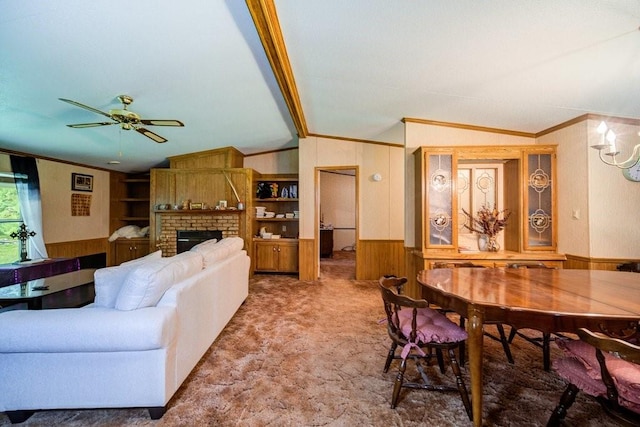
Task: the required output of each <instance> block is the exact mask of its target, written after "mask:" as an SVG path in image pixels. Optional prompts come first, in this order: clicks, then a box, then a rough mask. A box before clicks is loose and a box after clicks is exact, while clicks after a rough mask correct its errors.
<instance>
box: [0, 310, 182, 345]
mask: <svg viewBox="0 0 640 427" xmlns="http://www.w3.org/2000/svg"><path fill="white" fill-rule="evenodd" d="M175 336H176V314H175V309H173V308H171V307H148V308H142V309H138V310H132V311H120V310H115V309H109V308H103V307H91V308H69V309H56V310H14V311H8V312H5V313H0V353H74V352H117V351H136V350H153V349H157V348H162V347H167V346H168V345H169V344H170V343H171V342H173V341H175V339H176V337H175Z"/></svg>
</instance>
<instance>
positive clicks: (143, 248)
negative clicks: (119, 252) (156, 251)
mask: <svg viewBox="0 0 640 427" xmlns="http://www.w3.org/2000/svg"><path fill="white" fill-rule="evenodd" d="M148 254H149V240H148V239H145V240H138V241H136V243H135V254H134V258H140V257H143V256H145V255H148Z"/></svg>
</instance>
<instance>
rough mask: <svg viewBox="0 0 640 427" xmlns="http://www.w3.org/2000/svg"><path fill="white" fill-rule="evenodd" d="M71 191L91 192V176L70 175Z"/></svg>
mask: <svg viewBox="0 0 640 427" xmlns="http://www.w3.org/2000/svg"><path fill="white" fill-rule="evenodd" d="M71 191H93V175H83V174H81V173H72V174H71Z"/></svg>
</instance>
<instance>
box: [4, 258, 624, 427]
mask: <svg viewBox="0 0 640 427" xmlns="http://www.w3.org/2000/svg"><path fill="white" fill-rule="evenodd" d="M321 265H322V280H320V281H317V282H300V281H298V280H296V279H294V278H292V277H290V276H270V275H261V276H256V277H255V278H254V279H252V280H251V284H250V287H251V289H250V295H249V298H248V299H247V301H246V303H245V304H244V305H243V306H242V307H241V308H240V310H239V311H238V313H237V314H236V316H235V317H234V318H233V319H232V321H231V322H230V323H229V325H228V326H227V328H226V329H225V330H224V331H223V333H222V334H221V335H220V337H219V338H218V339H217V340H216V342H215V343H214V344H213V345H212V346H211V348H210V349H209V351H208V352H207V353H206V354H205V356H204V357H203V359H202V360H201V361H200V363H199V364H198V366H197V367H196V368H195V369H194V371H193V372H192V374H191V375H190V377H189V378H187V380H186V381H185V383H184V384H183V386H182V387H181V389H180V390H179V391H178V393H177V394H176V395H175V396H174V397H173V399H172V400H171V401H170V402H169V409H168V411H167V413H166V414H165V416H164V417H163V418H162V419H161V420H159V421H151V420H150V419H149V417H148V414H147V412H146V411H145V410H143V409H108V410H62V411H43V412H38V413H36V414H35V415H33V416H32V417H31V418H30V419H29V420H28V421H27V422H25V423H24V424H23V425H28V426H53V425H59V426H125V425H126V426H136V425H145V426H151V425H155V426H194V425H209V426H404V427H409V426H423V425H430V426H467V425H470V422H469V421H468V419H467V417H466V415H465V413H464V410H463V408H462V404H461V402H460V399H459V396H458V395H457V394H455V393H453V394H452V393H446V394H445V393H438V392H427V391H410V392H406V393H405V394H403V395H402V398H401V401H400V403H399V406H398V408H397V409H395V410H394V409H390V408H389V400H390V397H391V388H392V383H393V380H394V376H395V366H396V365H395V364H394V365H392V369H391V370H390V371H389V373H387V374H384V373H382V367H383V364H384V360H385V356H386V352H387V349H388V338H387V336H386V330H385V326H384V325H382V324H380V323H379V320H380V319H381V318H382V317H383V312H382V304H381V302H380V296H379V293H378V290H377V284H376V282H375V281H356V280H348V279H341V278H340V277H344V276H345V275H348V274H350V273H349V272H350V271H353V265H352V263H351V264H350V263H349V262H345V260H344V259H341V257H338V258H337V259H335V260H327V261H326V262H324V261H323V263H322V264H321ZM485 343H486V353H485V419H486V424H487V425H495V426H542V425H545V423H546V420H547V418H548V416H549V413H550V411H551V410H552V408H553V407H554V405H555V404H556V402H557V399H558V398H559V396H560V393H561V392H562V390H563V388H564V384H563V383H562V381H560V380H558V379H557V378H556V376H555V375H554V374H553V373H550V372H544V371H543V370H542V369H541V364H542V361H541V357H542V355H541V351H540V350H539V349H537V348H533V347H532V346H531V345H530V344H528V343H526V342H523V341H522V340H521V339H518V338H516V340H514V343H513V352H514V357H515V359H516V364H515V365H509V364H508V363H506V360H505V356H504V353H503V352H502V350H501V348H500V346H499V344H498V343H495V342H493V341H490V340H485ZM553 355H554V356H557V349H556V348H555V347H554V353H553ZM436 373H437V371H436ZM467 378H468V377H467ZM449 379H450V376H447V378H445V380H449ZM0 380H1V379H0ZM43 387H46V381H45V382H43ZM0 424H1V425H7V424H9V421H8V418H7V417H6V416H5V415H4V414H0ZM567 425H572V426H613V425H615V424H614V423H613V422H612V421H611V420H610V419H609V418H607V417H606V416H605V415H603V414H602V412H601V410H600V408H599V406H598V405H597V404H596V403H595V402H593V401H591V400H590V399H587V398H585V397H582V396H579V398H578V400H577V401H576V403H575V405H574V407H573V408H571V411H570V412H569V416H568V418H567Z"/></svg>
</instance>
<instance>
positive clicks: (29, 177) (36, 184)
mask: <svg viewBox="0 0 640 427" xmlns="http://www.w3.org/2000/svg"><path fill="white" fill-rule="evenodd" d="M11 169H12V172H13V174H14V180H15V183H16V189H17V190H18V201H19V203H20V212H21V214H22V221H23V223H24V224H25V225H26V226H27V229H28V230H29V231H33V232H35V233H36V234H35V236H32V237H29V239H28V240H27V254H28V256H29V258H31V259H40V258H48V257H47V248H46V247H45V245H44V236H43V232H42V200H41V198H40V179H39V177H38V166H37V164H36V159H35V158H33V157H21V156H14V155H12V156H11Z"/></svg>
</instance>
